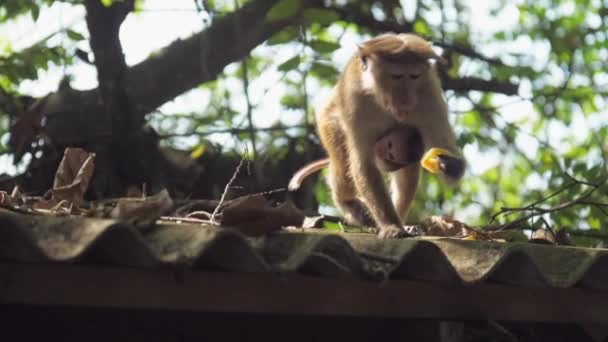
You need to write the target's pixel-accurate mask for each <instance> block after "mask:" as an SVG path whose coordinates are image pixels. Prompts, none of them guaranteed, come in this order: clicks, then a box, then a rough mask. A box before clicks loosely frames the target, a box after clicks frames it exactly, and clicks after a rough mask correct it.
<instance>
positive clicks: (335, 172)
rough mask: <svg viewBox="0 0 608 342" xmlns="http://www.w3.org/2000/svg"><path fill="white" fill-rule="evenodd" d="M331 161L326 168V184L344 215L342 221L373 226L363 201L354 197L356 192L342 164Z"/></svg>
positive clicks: (355, 224) (373, 223)
mask: <svg viewBox="0 0 608 342" xmlns="http://www.w3.org/2000/svg"><path fill="white" fill-rule="evenodd" d="M338 164H339V163H332V164H330V165H329V170H328V173H329V175H328V184H329V187H330V189H331V195H332V199H333V202H334V204H335V205H336V207H338V209H340V210H341V211H342V213H343V215H344V221H346V223H347V224H349V225H353V226H366V227H374V226H375V225H376V224H375V222H374V220H373V219H372V218H371V216H370V215H369V211H368V210H367V207H366V206H365V204H363V202H361V201H360V200H359V199H357V198H356V195H357V192H356V189H355V185H354V183H353V180H352V177H351V176H350V174H349V172H348V170H347V169H345V168H344V164H342V165H338Z"/></svg>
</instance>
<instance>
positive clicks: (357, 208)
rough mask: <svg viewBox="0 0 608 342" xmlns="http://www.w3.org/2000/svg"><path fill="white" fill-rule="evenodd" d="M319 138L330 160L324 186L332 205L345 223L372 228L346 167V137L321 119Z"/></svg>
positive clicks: (329, 121) (330, 123) (338, 126)
mask: <svg viewBox="0 0 608 342" xmlns="http://www.w3.org/2000/svg"><path fill="white" fill-rule="evenodd" d="M318 127H319V137H320V138H321V142H322V143H323V146H324V147H325V150H326V151H327V154H328V156H329V159H330V163H329V169H328V179H327V181H328V182H327V183H328V185H329V188H330V190H331V196H332V199H333V202H334V205H335V206H336V207H337V208H338V209H339V210H340V211H341V212H342V213H343V215H344V220H345V221H346V223H348V224H350V225H354V226H369V227H373V226H375V223H374V220H373V219H372V218H371V216H370V215H369V213H368V210H367V208H366V206H365V204H363V202H361V201H360V200H359V199H357V190H356V188H355V185H354V183H353V179H352V176H351V173H350V170H349V168H348V165H349V162H348V151H347V150H346V137H345V136H344V132H343V131H342V129H341V127H340V124H339V122H337V121H332V120H327V119H325V117H321V118H320V120H319V125H318Z"/></svg>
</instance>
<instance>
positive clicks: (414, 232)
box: [403, 224, 426, 236]
mask: <svg viewBox="0 0 608 342" xmlns="http://www.w3.org/2000/svg"><path fill="white" fill-rule="evenodd" d="M403 229H405V231H406V232H407V233H408V234H410V235H411V236H422V235H426V233H425V231H424V230H423V229H422V227H420V226H418V225H413V224H406V225H405V226H403Z"/></svg>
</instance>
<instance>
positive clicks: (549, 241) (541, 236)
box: [529, 229, 557, 245]
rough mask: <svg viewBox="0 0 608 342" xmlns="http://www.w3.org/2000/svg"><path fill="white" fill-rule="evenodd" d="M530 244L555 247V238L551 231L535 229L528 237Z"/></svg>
mask: <svg viewBox="0 0 608 342" xmlns="http://www.w3.org/2000/svg"><path fill="white" fill-rule="evenodd" d="M529 241H530V242H532V243H539V244H543V245H556V244H557V238H556V236H555V234H553V232H552V231H550V230H547V229H537V230H535V231H534V232H533V233H532V236H530V240H529Z"/></svg>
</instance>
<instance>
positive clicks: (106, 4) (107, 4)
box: [101, 0, 114, 7]
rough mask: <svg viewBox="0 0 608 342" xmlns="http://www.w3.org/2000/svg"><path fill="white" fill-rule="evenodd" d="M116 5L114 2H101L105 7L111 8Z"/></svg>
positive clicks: (106, 0) (110, 0) (109, 0)
mask: <svg viewBox="0 0 608 342" xmlns="http://www.w3.org/2000/svg"><path fill="white" fill-rule="evenodd" d="M113 3H114V0H101V4H102V5H104V6H105V7H110V6H112V4H113Z"/></svg>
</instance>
